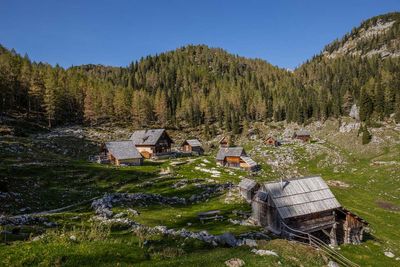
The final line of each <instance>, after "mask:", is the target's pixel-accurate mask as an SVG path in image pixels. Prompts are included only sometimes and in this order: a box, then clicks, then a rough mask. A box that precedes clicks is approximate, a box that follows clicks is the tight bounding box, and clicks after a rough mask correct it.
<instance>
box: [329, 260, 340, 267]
mask: <svg viewBox="0 0 400 267" xmlns="http://www.w3.org/2000/svg"><path fill="white" fill-rule="evenodd" d="M328 267H340V266H339V264H338V263H337V262H335V261H329V262H328Z"/></svg>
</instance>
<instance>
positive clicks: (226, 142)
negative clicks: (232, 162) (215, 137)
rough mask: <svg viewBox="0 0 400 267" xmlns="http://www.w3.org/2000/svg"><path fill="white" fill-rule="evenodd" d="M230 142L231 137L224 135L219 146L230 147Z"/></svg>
mask: <svg viewBox="0 0 400 267" xmlns="http://www.w3.org/2000/svg"><path fill="white" fill-rule="evenodd" d="M229 144H230V137H229V136H224V137H222V138H221V139H220V140H219V146H220V147H229Z"/></svg>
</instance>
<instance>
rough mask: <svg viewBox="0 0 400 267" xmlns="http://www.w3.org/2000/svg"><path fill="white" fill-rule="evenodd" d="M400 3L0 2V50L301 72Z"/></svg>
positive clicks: (62, 58) (42, 57) (66, 62)
mask: <svg viewBox="0 0 400 267" xmlns="http://www.w3.org/2000/svg"><path fill="white" fill-rule="evenodd" d="M393 11H400V0H345V1H344V0H335V1H324V0H291V1H289V0H279V1H278V0H275V1H267V0H265V1H262V0H259V1H252V0H246V1H235V0H198V1H195V0H193V1H189V0H186V1H185V0H159V1H155V0H142V1H135V0H131V1H128V0H124V1H123V0H121V1H119V0H115V1H112V0H109V1H106V0H96V1H94V0H93V1H89V0H86V1H85V0H40V1H33V0H25V1H22V0H0V43H1V44H2V45H4V46H6V47H8V48H15V49H16V50H17V52H19V53H21V54H24V53H27V54H28V55H29V57H30V58H31V59H33V60H35V61H45V62H48V63H50V64H53V65H54V64H56V63H58V64H60V65H61V66H64V67H69V66H71V65H79V64H86V63H99V64H105V65H113V66H126V65H128V64H129V63H130V62H131V61H132V60H138V59H140V57H142V56H146V55H149V54H155V53H161V52H164V51H167V50H173V49H175V48H177V47H181V46H183V45H187V44H207V45H209V46H212V47H221V48H224V49H226V50H227V51H228V52H231V53H234V54H239V55H241V56H246V57H252V58H255V57H257V58H262V59H265V60H267V61H269V62H270V63H272V64H274V65H278V66H280V67H284V68H295V67H296V66H298V65H299V64H300V63H302V62H304V61H305V60H307V59H308V58H310V57H311V56H312V55H314V54H316V53H318V52H319V51H321V49H322V48H323V47H324V46H325V45H326V44H328V43H329V42H331V41H332V40H334V39H335V38H339V37H341V36H342V35H343V34H345V33H346V32H348V31H350V30H351V28H353V27H355V26H358V25H359V24H360V22H361V21H362V20H365V19H367V18H369V17H371V16H375V15H379V14H383V13H387V12H393Z"/></svg>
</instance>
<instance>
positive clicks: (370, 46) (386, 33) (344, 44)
mask: <svg viewBox="0 0 400 267" xmlns="http://www.w3.org/2000/svg"><path fill="white" fill-rule="evenodd" d="M322 54H323V55H324V56H325V57H327V58H337V57H340V56H345V55H350V56H362V57H371V56H375V55H378V56H380V57H382V58H386V57H400V13H391V14H387V15H383V16H378V17H374V18H371V19H369V20H367V21H365V22H363V23H362V24H361V25H360V27H358V28H354V29H353V30H352V31H351V33H349V34H346V35H345V36H344V37H343V38H342V39H341V40H337V41H335V42H333V43H332V44H330V45H328V46H327V47H325V49H324V51H323V53H322Z"/></svg>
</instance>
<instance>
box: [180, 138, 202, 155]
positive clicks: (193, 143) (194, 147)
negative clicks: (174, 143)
mask: <svg viewBox="0 0 400 267" xmlns="http://www.w3.org/2000/svg"><path fill="white" fill-rule="evenodd" d="M181 150H182V151H183V152H186V153H194V154H197V155H203V154H204V149H203V146H202V145H201V143H200V141H199V140H197V139H188V140H185V141H184V142H183V143H182V146H181Z"/></svg>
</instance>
